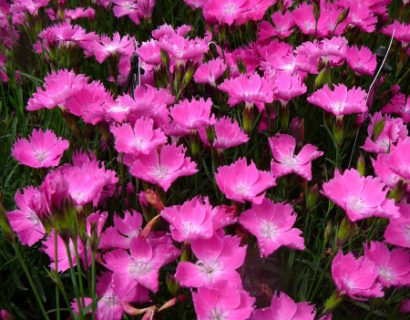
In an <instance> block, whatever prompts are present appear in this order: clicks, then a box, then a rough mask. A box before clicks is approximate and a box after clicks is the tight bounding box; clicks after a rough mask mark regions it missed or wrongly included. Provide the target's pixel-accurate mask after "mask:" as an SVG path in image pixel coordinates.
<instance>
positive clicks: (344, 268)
mask: <svg viewBox="0 0 410 320" xmlns="http://www.w3.org/2000/svg"><path fill="white" fill-rule="evenodd" d="M378 276H379V275H378V273H377V271H376V268H375V266H374V264H373V263H372V262H371V261H370V260H369V259H367V258H366V257H360V258H358V259H355V257H354V256H353V254H352V253H348V254H347V255H343V253H342V252H341V251H339V252H338V253H337V255H336V256H335V257H334V259H333V261H332V277H333V281H334V282H335V285H336V288H337V290H338V291H339V293H340V294H346V295H348V296H349V297H350V298H352V299H354V300H367V299H368V298H372V297H378V298H380V297H383V291H382V286H381V284H380V283H379V282H377V278H378Z"/></svg>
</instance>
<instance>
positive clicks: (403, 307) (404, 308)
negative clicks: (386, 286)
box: [399, 299, 410, 314]
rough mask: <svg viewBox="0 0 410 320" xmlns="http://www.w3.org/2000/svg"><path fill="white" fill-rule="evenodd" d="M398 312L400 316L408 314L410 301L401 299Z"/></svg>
mask: <svg viewBox="0 0 410 320" xmlns="http://www.w3.org/2000/svg"><path fill="white" fill-rule="evenodd" d="M399 312H400V313H401V314H406V313H410V299H403V301H402V302H401V304H400V309H399Z"/></svg>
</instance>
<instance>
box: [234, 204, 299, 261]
mask: <svg viewBox="0 0 410 320" xmlns="http://www.w3.org/2000/svg"><path fill="white" fill-rule="evenodd" d="M295 221H296V215H295V214H294V211H293V208H292V207H291V205H289V204H286V203H274V202H273V201H271V200H269V199H264V200H263V202H262V203H261V204H258V205H257V204H252V208H251V209H248V210H246V211H244V212H243V213H242V214H241V216H240V217H239V223H240V224H241V225H242V226H243V227H244V228H245V229H246V230H248V231H249V232H250V233H252V234H253V235H254V236H255V237H256V239H257V240H258V246H259V251H260V254H261V256H262V257H266V256H268V255H270V254H272V253H273V252H275V251H276V250H277V249H278V248H279V247H281V246H286V247H290V248H293V249H298V250H303V249H304V248H305V245H304V240H303V237H301V233H302V231H301V230H299V229H296V228H292V227H293V225H294V223H295Z"/></svg>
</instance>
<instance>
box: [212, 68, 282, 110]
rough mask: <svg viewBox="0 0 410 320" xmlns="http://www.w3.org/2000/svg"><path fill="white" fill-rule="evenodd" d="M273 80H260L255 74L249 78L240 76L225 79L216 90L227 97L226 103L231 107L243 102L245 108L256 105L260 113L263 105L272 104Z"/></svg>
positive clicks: (263, 107)
mask: <svg viewBox="0 0 410 320" xmlns="http://www.w3.org/2000/svg"><path fill="white" fill-rule="evenodd" d="M273 86H274V84H273V80H270V79H268V78H265V77H263V78H261V77H260V76H259V75H258V74H257V73H253V74H251V75H249V76H247V75H240V76H238V77H236V78H233V79H226V80H225V81H224V82H223V83H221V84H220V85H219V86H218V89H220V90H221V91H223V92H225V93H227V94H228V95H229V100H228V103H229V105H230V106H231V107H232V106H234V105H237V104H238V103H241V102H244V103H245V105H246V106H247V107H252V106H253V105H256V107H257V108H258V109H259V111H260V112H262V110H264V109H265V103H271V102H273V90H272V89H273Z"/></svg>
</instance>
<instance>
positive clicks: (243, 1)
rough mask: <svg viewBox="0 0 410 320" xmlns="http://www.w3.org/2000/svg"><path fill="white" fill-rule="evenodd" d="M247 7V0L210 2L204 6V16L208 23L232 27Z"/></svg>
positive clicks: (213, 0)
mask: <svg viewBox="0 0 410 320" xmlns="http://www.w3.org/2000/svg"><path fill="white" fill-rule="evenodd" d="M246 6H247V0H224V1H216V0H210V1H207V2H206V3H205V4H204V7H203V8H202V10H203V15H204V18H205V20H206V21H207V22H209V23H215V22H218V23H219V24H227V25H229V26H230V25H232V24H233V23H234V22H235V20H237V19H238V18H239V17H240V16H241V15H243V14H244V11H245V9H246Z"/></svg>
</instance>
